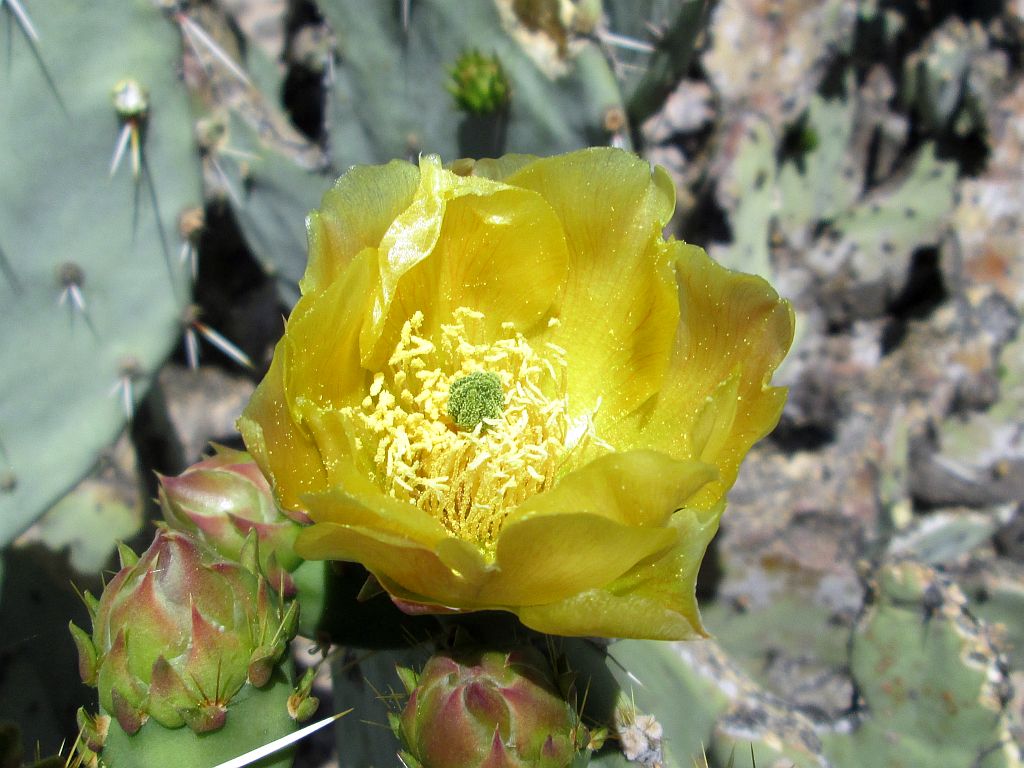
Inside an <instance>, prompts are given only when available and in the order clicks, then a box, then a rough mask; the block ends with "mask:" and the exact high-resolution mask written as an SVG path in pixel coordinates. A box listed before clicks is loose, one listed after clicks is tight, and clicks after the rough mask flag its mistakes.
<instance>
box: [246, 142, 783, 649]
mask: <svg viewBox="0 0 1024 768" xmlns="http://www.w3.org/2000/svg"><path fill="white" fill-rule="evenodd" d="M674 204H675V201H674V192H673V186H672V184H671V182H670V180H669V178H668V176H667V174H666V173H665V172H664V171H663V170H662V169H660V168H656V169H654V170H653V172H652V169H651V167H650V166H649V165H648V164H647V163H646V162H644V161H642V160H640V159H639V158H637V157H636V156H635V155H632V154H629V153H627V152H624V151H620V150H614V149H604V148H600V149H587V150H582V151H579V152H573V153H570V154H566V155H561V156H558V157H551V158H545V159H538V158H534V157H528V156H522V155H519V156H506V157H504V158H501V159H499V160H485V161H477V162H476V163H472V162H469V161H460V162H459V163H456V164H454V165H453V166H452V169H446V168H444V167H442V165H441V163H440V161H439V160H438V159H437V158H436V157H433V156H425V157H423V158H422V159H421V160H420V162H419V167H416V166H414V165H411V164H409V163H405V162H398V161H395V162H392V163H389V164H388V165H385V166H378V167H356V168H353V169H352V170H350V171H349V172H348V173H347V174H346V175H344V176H343V177H342V178H341V179H340V180H339V181H338V183H337V185H336V186H335V187H334V189H333V190H331V191H330V192H328V193H327V195H326V196H325V197H324V200H323V205H322V207H321V209H320V210H319V211H316V212H314V213H312V214H311V215H310V217H309V220H308V230H309V242H310V260H309V267H308V269H307V271H306V275H305V277H304V278H303V280H302V283H301V289H302V298H301V299H300V300H299V302H298V304H297V305H296V306H295V309H294V310H293V311H292V314H291V318H290V319H289V320H288V325H287V328H286V330H285V335H284V338H283V339H282V340H281V342H280V343H279V344H278V346H277V349H276V351H275V353H274V359H273V363H272V364H271V367H270V371H269V372H268V374H267V376H266V378H265V379H264V381H263V382H262V383H261V384H260V386H259V388H258V389H257V391H256V393H255V395H254V396H253V398H252V401H251V403H250V404H249V407H248V408H247V410H246V411H245V414H244V415H243V417H242V419H241V420H240V422H239V428H240V429H241V432H242V435H243V437H244V438H245V442H246V446H247V448H248V450H249V451H250V452H251V453H252V455H253V456H254V457H255V458H256V460H257V461H258V462H259V464H260V466H261V467H262V468H263V470H264V472H265V473H266V474H267V476H268V478H270V480H271V482H272V483H273V487H274V489H275V493H276V494H277V498H278V501H279V503H280V504H281V505H282V506H283V507H284V508H285V509H286V510H291V511H293V512H294V513H296V514H297V515H298V514H301V515H306V516H308V517H309V519H311V520H312V521H313V523H314V524H313V525H311V526H310V527H307V528H305V529H304V530H303V531H302V533H301V534H300V535H299V539H298V541H297V543H296V549H297V551H298V552H299V553H300V554H302V555H303V556H305V557H307V558H310V559H338V560H352V561H358V562H360V563H362V564H363V565H365V566H366V568H367V569H369V570H370V571H371V572H372V573H373V574H374V575H375V576H376V577H377V579H378V580H379V581H380V583H381V584H382V585H383V586H384V587H385V588H386V589H387V590H388V592H389V593H390V594H391V595H392V597H393V598H395V599H396V601H397V602H399V604H418V605H419V606H421V607H422V606H428V607H431V608H433V609H437V610H457V611H473V610H482V609H500V610H506V611H513V612H515V613H516V614H517V615H518V616H519V618H520V619H521V620H522V622H523V623H524V624H526V625H527V626H530V627H533V628H534V629H537V630H540V631H543V632H550V633H554V634H562V635H600V636H607V637H641V638H661V639H681V638H689V637H695V636H700V635H702V634H704V629H703V626H702V624H701V620H700V614H699V612H698V609H697V602H696V598H695V596H694V589H695V582H696V577H697V569H698V567H699V565H700V561H701V558H702V557H703V555H704V551H705V549H706V547H707V545H708V542H709V541H710V540H711V538H712V536H714V534H715V531H716V530H717V527H718V520H719V517H720V515H721V513H722V510H723V508H724V498H725V493H726V491H727V490H728V489H729V487H730V486H731V485H732V483H733V481H734V480H735V477H736V472H737V470H738V468H739V464H740V461H741V460H742V458H743V456H744V455H745V454H746V452H747V451H748V450H749V449H750V447H751V445H752V444H753V443H754V442H755V441H757V440H758V439H760V438H761V437H763V436H764V435H765V434H767V433H768V432H769V431H770V430H771V429H772V428H773V427H774V426H775V424H776V422H777V420H778V417H779V414H780V412H781V409H782V405H783V401H784V400H785V391H784V390H782V389H780V388H777V387H772V386H770V385H769V380H770V377H771V374H772V372H773V371H774V370H775V368H776V367H777V366H778V364H779V363H780V361H781V360H782V358H783V357H784V356H785V354H786V351H787V350H788V348H789V345H790V343H791V341H792V335H793V315H792V311H791V309H790V307H789V305H788V304H787V303H786V302H785V301H782V300H781V299H779V297H778V295H777V294H776V293H775V291H774V290H772V288H771V287H770V286H769V285H768V284H767V283H766V282H765V281H764V280H762V279H760V278H758V277H753V276H750V275H743V274H738V273H735V272H731V271H729V270H726V269H724V268H722V267H720V266H719V265H717V264H716V263H715V262H713V261H712V260H711V259H709V258H708V256H707V255H706V254H705V253H704V251H703V250H701V249H700V248H697V247H695V246H692V245H688V244H686V243H682V242H678V241H675V240H673V239H669V240H668V241H666V240H664V239H663V237H662V230H663V228H664V226H665V225H666V223H667V222H668V220H669V217H670V215H671V213H672V210H673V207H674Z"/></svg>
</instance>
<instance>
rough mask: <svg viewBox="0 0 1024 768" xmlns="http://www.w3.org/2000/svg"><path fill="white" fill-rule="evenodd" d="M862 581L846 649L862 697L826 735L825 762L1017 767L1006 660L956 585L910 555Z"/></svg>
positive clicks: (842, 766) (839, 764)
mask: <svg viewBox="0 0 1024 768" xmlns="http://www.w3.org/2000/svg"><path fill="white" fill-rule="evenodd" d="M869 586H870V592H869V595H870V597H869V600H868V602H867V604H866V606H865V609H864V612H863V614H862V615H861V617H860V620H859V621H858V623H857V626H856V628H855V629H854V633H853V639H852V643H851V647H850V671H851V673H852V675H853V677H854V679H855V680H856V682H857V688H858V691H859V693H860V696H861V698H862V701H863V704H862V706H861V707H860V708H859V711H858V712H857V713H855V714H854V715H853V716H852V718H851V720H850V722H849V724H848V725H849V728H850V731H849V732H848V733H836V734H833V735H831V736H828V737H826V739H825V745H826V753H827V754H828V756H829V760H830V761H831V762H832V764H833V765H835V766H837V767H838V768H846V766H850V767H851V768H852V766H860V765H864V764H865V763H869V764H871V765H874V766H879V768H896V766H901V765H929V766H934V768H968V767H969V766H984V767H985V768H1001V767H1002V766H1007V767H1009V766H1020V765H1021V764H1022V762H1021V761H1022V756H1021V752H1020V745H1019V744H1018V743H1016V742H1015V739H1014V738H1013V736H1012V735H1011V730H1010V729H1011V724H1012V715H1011V713H1010V711H1009V710H1008V708H1007V702H1008V700H1009V698H1010V695H1011V688H1010V685H1009V681H1008V677H1007V671H1006V667H1005V661H1004V660H1003V659H1002V658H1001V656H1000V655H999V653H998V651H997V650H996V648H995V646H994V645H993V642H992V637H991V636H990V634H989V630H988V628H987V627H985V625H983V624H979V622H978V621H977V620H976V619H974V618H973V617H972V616H971V615H970V614H969V613H967V611H966V610H965V608H964V606H965V603H966V598H965V597H964V595H963V593H962V592H961V591H960V589H959V588H958V587H957V586H956V585H954V584H952V583H950V582H948V581H946V580H944V579H943V577H942V576H941V575H939V574H938V573H936V572H935V571H934V570H932V569H931V568H929V567H927V566H924V565H921V564H920V563H916V562H913V561H905V562H896V563H892V564H888V565H884V566H883V567H882V568H881V569H880V570H879V571H878V572H877V573H876V574H875V575H874V577H873V578H872V580H871V583H870V585H869Z"/></svg>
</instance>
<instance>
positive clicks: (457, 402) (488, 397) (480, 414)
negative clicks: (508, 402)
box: [448, 371, 505, 431]
mask: <svg viewBox="0 0 1024 768" xmlns="http://www.w3.org/2000/svg"><path fill="white" fill-rule="evenodd" d="M504 408H505V393H504V392H502V391H501V379H499V378H498V374H496V373H491V372H489V371H477V372H476V373H471V374H469V375H468V376H463V377H461V378H458V379H455V381H453V382H452V385H451V388H450V389H449V390H448V415H449V416H451V419H452V421H454V422H455V423H456V424H457V425H458V426H459V427H460V428H461V429H465V430H467V431H469V430H472V429H475V428H476V425H477V424H479V423H480V422H482V421H483V420H484V419H496V418H498V417H499V416H501V412H502V410H504Z"/></svg>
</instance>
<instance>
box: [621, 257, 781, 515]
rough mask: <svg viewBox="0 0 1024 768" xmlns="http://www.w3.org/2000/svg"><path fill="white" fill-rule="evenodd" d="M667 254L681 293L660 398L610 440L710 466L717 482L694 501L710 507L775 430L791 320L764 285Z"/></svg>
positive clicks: (710, 263)
mask: <svg viewBox="0 0 1024 768" xmlns="http://www.w3.org/2000/svg"><path fill="white" fill-rule="evenodd" d="M664 249H665V250H666V252H668V253H669V254H671V256H672V258H673V259H674V262H675V267H676V275H677V280H678V284H679V307H680V318H679V326H678V329H677V331H676V335H675V341H674V343H673V348H672V352H671V361H670V363H669V368H668V372H667V374H666V377H665V381H664V386H663V387H662V388H661V391H660V392H659V393H658V396H657V398H656V399H655V400H652V401H651V403H649V404H647V406H646V407H645V408H643V409H641V410H640V411H638V412H637V413H635V414H633V415H632V417H631V420H630V421H629V422H628V423H622V424H620V425H619V427H618V428H617V430H616V432H615V433H614V440H615V441H616V444H617V445H619V446H622V447H632V446H645V447H651V448H654V449H656V450H661V451H664V452H666V453H668V454H670V455H672V456H675V457H676V458H680V459H685V458H692V459H698V460H700V461H704V462H709V463H713V464H715V465H716V466H717V467H718V469H719V472H720V477H719V479H718V480H717V481H716V482H714V483H710V484H708V486H706V487H705V488H704V489H702V491H701V492H700V493H699V494H698V495H697V497H696V498H695V499H694V500H693V502H692V503H693V504H694V505H696V506H701V507H705V508H707V507H710V506H712V505H714V504H715V503H717V501H718V499H720V498H721V497H722V496H723V495H724V494H725V492H726V491H727V490H728V489H729V488H730V487H731V486H732V484H733V482H734V481H735V479H736V472H737V470H738V468H739V464H740V461H742V459H743V457H744V456H745V455H746V453H747V451H748V450H749V449H750V447H751V446H752V445H753V444H754V443H755V442H756V441H757V440H759V439H761V438H762V437H764V436H765V435H766V434H767V433H768V432H770V431H771V430H772V428H774V426H775V424H776V423H777V422H778V418H779V415H780V414H781V412H782V406H783V404H784V402H785V397H786V392H785V389H783V388H780V387H772V386H770V385H769V382H770V380H771V375H772V373H773V372H774V371H775V369H776V368H777V367H778V365H779V363H780V362H781V361H782V358H783V357H784V356H785V354H786V352H787V350H788V349H789V346H790V344H791V343H792V340H793V311H792V308H791V307H790V305H789V303H788V302H786V301H783V300H782V299H780V298H779V296H778V294H777V293H776V292H775V291H774V290H773V289H772V287H771V286H770V285H768V283H767V282H765V281H764V280H763V279H761V278H760V277H756V276H754V275H746V274H742V273H739V272H732V271H730V270H728V269H725V268H724V267H722V266H720V265H718V264H717V263H715V262H714V261H713V260H712V259H710V258H709V257H708V256H707V254H706V253H704V251H703V250H702V249H700V248H696V247H694V246H691V245H687V244H685V243H679V242H671V243H668V244H666V245H665V246H664Z"/></svg>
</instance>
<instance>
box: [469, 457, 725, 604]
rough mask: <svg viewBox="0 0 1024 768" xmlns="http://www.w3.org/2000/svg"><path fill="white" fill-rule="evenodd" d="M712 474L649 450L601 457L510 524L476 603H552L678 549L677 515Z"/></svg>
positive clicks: (514, 516)
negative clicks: (667, 550) (674, 521)
mask: <svg viewBox="0 0 1024 768" xmlns="http://www.w3.org/2000/svg"><path fill="white" fill-rule="evenodd" d="M715 476H716V472H715V469H714V468H713V467H709V466H706V465H701V464H699V463H697V462H677V461H674V460H673V459H671V458H669V457H667V456H664V455H661V454H657V453H654V452H651V451H635V452H631V453H626V454H609V455H606V456H602V457H601V458H599V459H597V460H595V461H593V462H591V463H590V464H588V465H586V466H584V467H583V468H581V469H579V470H577V471H576V472H573V473H571V474H570V475H568V476H566V477H565V478H564V479H563V480H562V481H561V482H560V483H559V484H558V485H556V486H555V487H554V488H553V489H552V490H550V491H547V492H545V493H542V494H539V495H537V496H535V497H534V498H532V499H529V500H528V501H526V502H525V503H524V504H523V505H521V506H520V507H519V508H518V509H517V510H516V511H515V512H514V513H513V514H512V515H511V516H510V517H509V519H508V520H506V522H505V525H504V527H503V528H502V530H501V534H500V535H499V537H498V544H497V551H496V558H495V565H496V570H495V573H494V575H493V576H492V578H491V579H490V581H489V582H488V583H487V584H486V585H485V586H484V588H483V590H482V592H481V593H480V595H479V599H480V600H481V601H482V602H486V603H489V604H496V605H523V604H526V605H529V604H534V603H549V602H552V601H554V600H559V599H562V598H565V597H568V596H569V595H572V594H575V593H577V592H580V591H582V590H585V589H589V588H591V587H597V586H603V585H605V584H607V583H609V582H610V581H612V580H614V579H616V578H618V577H619V576H621V575H622V574H624V573H626V571H628V570H629V569H631V568H633V567H634V566H636V564H637V563H639V562H640V561H642V560H644V559H646V558H648V557H651V556H652V555H654V554H656V553H658V552H660V551H662V550H664V549H665V548H667V547H670V546H673V545H675V543H676V542H675V539H676V531H675V530H674V529H673V528H671V527H668V526H667V525H666V524H667V522H668V521H669V519H670V518H671V516H672V513H673V512H674V511H675V510H676V509H678V508H679V507H681V506H682V505H683V504H684V503H685V502H686V500H687V499H688V498H690V497H691V496H692V495H693V494H694V493H695V492H696V491H697V490H698V489H699V488H700V487H701V486H703V485H704V484H705V483H707V482H709V481H710V480H712V479H714V477H715Z"/></svg>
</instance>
